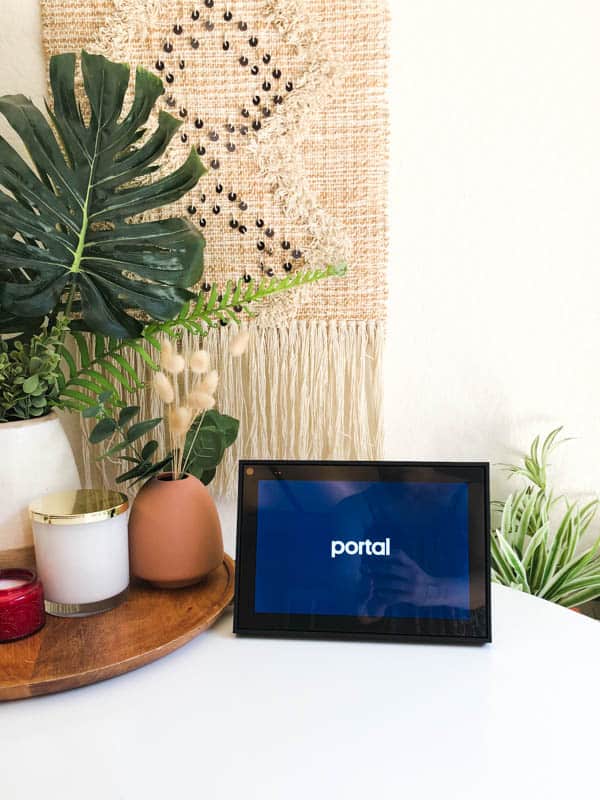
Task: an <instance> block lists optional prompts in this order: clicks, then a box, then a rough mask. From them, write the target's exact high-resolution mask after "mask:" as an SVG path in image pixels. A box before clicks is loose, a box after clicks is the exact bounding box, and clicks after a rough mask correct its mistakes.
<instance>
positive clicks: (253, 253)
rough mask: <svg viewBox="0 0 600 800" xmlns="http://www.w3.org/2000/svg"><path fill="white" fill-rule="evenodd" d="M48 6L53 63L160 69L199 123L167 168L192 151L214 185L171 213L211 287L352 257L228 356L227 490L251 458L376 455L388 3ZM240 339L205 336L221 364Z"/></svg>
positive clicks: (141, 1)
mask: <svg viewBox="0 0 600 800" xmlns="http://www.w3.org/2000/svg"><path fill="white" fill-rule="evenodd" d="M41 7H42V18H43V32H44V43H45V51H46V55H47V57H49V56H50V55H52V54H54V53H58V52H65V51H77V50H80V49H82V48H85V49H87V50H89V51H90V52H98V53H102V54H103V55H105V56H107V57H108V58H110V59H111V60H118V61H126V62H128V63H130V64H132V65H142V66H144V67H146V68H147V69H151V70H154V71H156V73H157V74H160V75H161V77H162V78H163V80H164V83H165V89H166V91H165V94H164V96H163V98H162V107H163V108H164V109H165V110H167V111H170V112H171V113H173V114H177V115H179V116H180V118H181V119H183V121H184V125H183V126H182V128H181V136H180V139H179V140H178V143H177V145H175V146H172V148H171V152H170V156H169V158H170V164H169V165H167V166H170V167H174V166H176V165H177V164H180V163H182V161H183V160H185V156H186V154H187V152H188V151H189V148H190V145H193V146H195V147H196V148H197V150H198V152H199V153H200V155H201V156H202V160H203V162H204V164H205V166H206V167H207V168H208V173H207V174H206V175H205V176H204V177H203V178H202V180H201V182H200V184H199V187H198V188H196V189H195V190H194V191H193V192H192V193H190V195H188V196H187V197H186V198H185V199H184V200H183V201H180V203H179V204H177V206H176V207H175V208H174V209H173V207H170V208H169V210H168V211H165V213H173V211H175V213H177V214H188V215H189V218H190V219H191V220H192V221H195V222H197V224H198V225H200V226H201V227H202V228H204V233H205V236H206V239H207V249H206V270H205V277H204V281H203V284H204V288H206V287H207V286H208V285H209V284H212V285H214V284H215V282H216V283H218V284H219V285H224V284H225V282H226V281H227V280H228V279H239V278H240V276H241V275H250V276H253V277H260V276H261V275H267V276H269V275H280V274H281V275H283V274H285V273H286V272H293V271H295V270H297V269H305V268H307V267H322V266H324V265H326V264H335V263H339V262H340V261H345V262H347V263H348V266H349V272H348V276H347V277H346V278H345V279H331V280H327V281H323V282H321V283H319V284H316V285H315V286H314V287H311V288H310V289H305V290H302V293H301V294H297V293H295V294H292V295H288V296H287V297H285V299H284V300H279V298H277V302H273V304H272V305H271V306H270V307H269V308H268V309H267V310H266V311H265V312H263V313H262V315H261V317H260V319H259V320H258V321H257V322H256V323H255V324H253V326H252V337H251V346H250V350H249V355H248V357H247V358H246V360H245V362H244V367H243V370H242V371H240V368H239V363H236V364H235V365H231V360H229V363H230V366H227V367H226V368H225V372H224V374H222V385H221V389H220V396H221V398H222V400H221V405H222V409H223V410H224V411H226V412H227V413H230V414H232V415H234V416H236V417H239V419H240V421H241V426H240V438H239V441H238V444H237V447H236V448H233V449H232V451H230V452H229V453H228V454H227V456H226V462H225V464H224V466H223V468H222V469H221V470H220V472H221V476H222V478H223V479H224V483H223V480H222V482H221V486H220V488H221V489H227V488H231V485H232V482H233V481H234V480H235V470H234V469H233V468H232V467H233V464H234V461H235V460H236V459H237V458H238V457H240V456H243V455H249V456H252V457H254V458H256V457H267V456H272V457H278V458H284V457H289V458H298V457H304V458H333V457H338V458H349V459H359V458H367V459H369V458H376V457H378V456H379V455H380V453H381V445H382V416H381V400H382V398H381V390H380V372H381V356H382V345H383V335H384V324H385V313H386V299H387V298H386V267H385V262H386V245H387V241H386V239H387V230H386V195H387V125H388V119H387V106H386V79H387V74H386V68H387V42H386V33H387V13H388V10H387V4H386V3H385V2H384V0H228V1H227V2H225V1H224V0H173V1H172V2H163V1H162V0H86V2H85V3H81V2H80V0H41ZM199 289H202V286H201V287H199ZM231 333H232V332H230V330H229V328H224V329H223V330H221V331H218V332H217V335H211V336H209V337H208V341H207V346H208V348H209V349H213V350H216V352H215V356H216V357H218V356H219V351H220V350H221V349H222V348H223V347H224V346H225V344H226V341H227V338H228V337H229V336H230V335H231ZM223 363H227V362H226V361H225V360H224V361H223ZM142 368H143V365H141V364H140V369H142ZM86 464H87V471H88V475H87V479H88V480H89V479H90V472H89V470H90V459H89V458H88V459H86Z"/></svg>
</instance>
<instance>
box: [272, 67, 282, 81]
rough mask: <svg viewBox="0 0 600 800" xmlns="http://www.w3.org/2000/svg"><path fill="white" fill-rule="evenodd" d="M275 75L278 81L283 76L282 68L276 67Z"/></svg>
mask: <svg viewBox="0 0 600 800" xmlns="http://www.w3.org/2000/svg"><path fill="white" fill-rule="evenodd" d="M273 77H274V78H275V80H276V81H278V80H279V78H281V70H280V69H274V70H273Z"/></svg>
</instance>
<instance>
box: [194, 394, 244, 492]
mask: <svg viewBox="0 0 600 800" xmlns="http://www.w3.org/2000/svg"><path fill="white" fill-rule="evenodd" d="M239 428H240V423H239V421H238V420H237V419H235V418H234V417H229V416H227V415H226V414H220V413H219V412H218V411H215V409H212V410H211V411H207V412H206V413H205V414H203V415H202V416H201V417H198V418H197V419H196V421H195V422H194V424H193V425H192V427H191V428H190V430H189V431H188V435H187V437H186V442H185V450H184V454H183V463H184V471H185V472H189V473H190V474H191V475H195V476H196V478H198V480H201V481H202V483H204V484H206V485H208V484H209V483H210V482H211V481H212V479H213V478H214V477H215V473H216V470H217V467H218V466H219V464H220V463H221V461H222V460H223V456H224V455H225V450H226V449H227V448H228V447H231V445H232V444H233V443H234V442H235V440H236V439H237V436H238V432H239Z"/></svg>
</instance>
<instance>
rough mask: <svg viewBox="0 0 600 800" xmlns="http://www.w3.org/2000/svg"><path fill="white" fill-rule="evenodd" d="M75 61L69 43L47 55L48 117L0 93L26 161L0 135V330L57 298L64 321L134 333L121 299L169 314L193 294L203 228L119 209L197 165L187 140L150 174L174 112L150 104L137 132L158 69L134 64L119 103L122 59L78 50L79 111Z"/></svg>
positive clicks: (29, 326) (164, 196) (144, 202)
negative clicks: (186, 150)
mask: <svg viewBox="0 0 600 800" xmlns="http://www.w3.org/2000/svg"><path fill="white" fill-rule="evenodd" d="M75 66H76V59H75V56H74V54H72V53H67V54H63V55H57V56H54V57H53V58H52V59H51V61H50V84H51V88H52V94H53V100H54V102H53V108H52V109H50V108H48V113H49V115H50V119H51V123H49V122H48V121H47V119H46V117H45V116H44V115H43V114H42V113H41V112H40V111H39V110H38V109H37V108H36V107H35V106H34V104H33V103H32V102H31V100H29V99H28V98H26V97H24V96H23V95H14V96H6V97H2V98H0V113H2V114H4V116H5V117H6V119H7V121H8V123H9V124H10V125H11V126H12V128H13V129H14V131H15V132H16V133H17V134H18V135H19V137H20V138H21V141H22V143H23V145H24V146H25V148H26V150H27V152H28V154H29V157H30V159H31V162H32V165H33V166H32V167H30V166H29V164H28V163H27V162H26V161H25V160H24V159H23V158H21V156H20V155H19V154H18V153H17V151H16V150H15V149H14V148H13V147H11V146H10V145H9V144H8V142H7V141H6V140H5V139H4V138H2V137H0V187H1V189H2V191H1V192H0V312H1V317H0V319H1V322H0V332H5V333H6V332H27V333H28V334H29V333H30V332H31V331H32V330H35V329H36V328H37V327H39V326H40V325H41V324H42V323H43V319H44V317H46V316H47V315H49V316H50V317H52V318H56V316H57V314H58V313H59V312H60V311H61V310H62V311H66V313H67V316H70V315H71V312H74V313H75V316H76V319H75V320H74V321H73V323H72V328H73V329H75V328H77V327H79V328H82V329H86V330H92V331H95V332H97V333H99V334H101V335H103V336H110V337H114V338H115V339H119V338H136V337H138V336H139V335H140V333H141V331H142V328H143V323H142V322H140V321H139V320H138V319H135V318H134V317H133V316H132V315H131V314H129V313H128V311H129V310H131V309H135V310H139V311H142V312H144V313H145V314H147V315H149V317H150V318H151V319H153V320H163V321H164V320H169V319H171V318H173V317H174V316H177V314H179V312H180V310H181V307H182V305H183V304H184V303H185V302H187V301H188V300H190V299H191V298H192V297H193V295H192V294H191V293H190V292H189V291H188V290H187V288H188V287H190V286H193V285H194V284H196V283H197V282H198V280H199V279H200V277H201V275H202V270H203V248H204V239H203V237H202V234H201V233H200V232H199V231H198V229H197V228H196V227H195V226H193V225H192V224H190V223H189V222H188V221H187V220H184V219H165V220H158V221H154V222H138V223H135V224H134V223H128V222H126V220H127V219H128V218H131V217H133V216H135V215H138V214H141V213H143V212H147V211H149V210H152V209H155V208H159V207H162V206H165V205H167V204H169V203H172V202H174V201H175V200H178V199H179V198H180V197H182V196H183V195H184V194H185V193H186V192H188V191H189V190H190V189H192V188H193V187H194V186H195V185H196V183H197V181H198V179H199V178H200V176H201V175H202V174H203V172H204V168H203V166H202V164H201V162H200V159H199V158H198V155H197V154H196V152H195V150H194V149H193V148H192V149H191V151H190V154H189V156H188V158H187V160H186V161H185V163H184V164H183V165H182V166H181V167H179V169H177V170H176V171H175V172H173V173H172V174H169V175H164V176H161V177H160V178H158V179H156V180H151V176H152V174H153V173H154V172H155V171H156V170H157V169H158V165H157V163H156V162H157V160H158V159H159V158H160V157H161V156H162V155H163V153H164V152H165V150H166V148H167V147H168V145H169V143H170V141H171V139H172V138H173V136H174V135H175V133H176V131H177V129H178V128H179V126H180V124H181V121H180V120H177V119H176V118H174V117H172V116H171V115H170V114H167V113H165V112H163V111H161V112H159V115H158V123H157V127H156V129H155V130H154V132H152V133H151V134H150V135H148V136H145V128H144V125H145V124H146V122H147V120H148V118H149V116H150V113H151V112H152V109H153V107H154V105H155V103H156V101H157V100H158V98H159V96H160V95H161V94H162V92H163V85H162V82H161V81H160V79H159V78H157V77H156V76H154V75H153V74H151V73H150V72H147V71H146V70H144V69H141V68H138V70H137V72H136V77H135V90H134V96H133V100H132V103H131V106H130V108H129V109H128V110H127V111H124V109H123V102H124V98H125V94H126V92H127V88H128V85H129V77H130V70H129V66H128V65H126V64H116V63H112V62H110V61H108V60H107V59H105V58H104V57H103V56H98V55H90V54H88V53H85V52H83V53H82V55H81V71H82V74H83V85H84V89H85V93H86V96H87V101H88V103H87V105H88V106H89V113H87V115H86V113H84V111H83V110H82V108H81V107H80V105H79V103H78V101H77V97H76V93H75ZM123 369H124V367H123ZM109 371H110V370H109ZM92 382H93V381H92ZM76 385H77V384H76Z"/></svg>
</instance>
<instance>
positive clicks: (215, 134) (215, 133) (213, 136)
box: [208, 130, 219, 142]
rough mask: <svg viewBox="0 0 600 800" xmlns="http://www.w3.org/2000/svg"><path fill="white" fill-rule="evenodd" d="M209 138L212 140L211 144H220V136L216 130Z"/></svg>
mask: <svg viewBox="0 0 600 800" xmlns="http://www.w3.org/2000/svg"><path fill="white" fill-rule="evenodd" d="M208 138H209V139H210V140H211V142H218V141H219V134H218V133H217V132H216V131H215V130H212V131H211V132H210V133H209V134H208Z"/></svg>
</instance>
